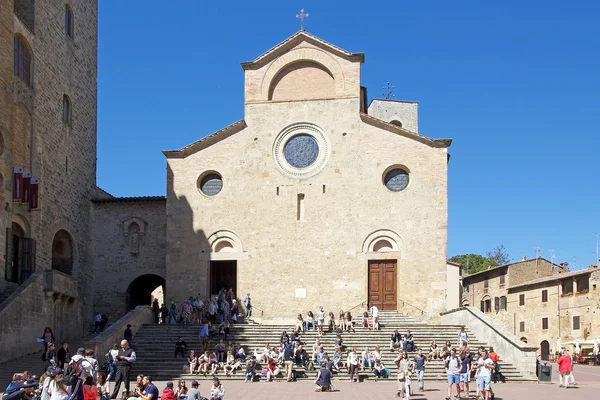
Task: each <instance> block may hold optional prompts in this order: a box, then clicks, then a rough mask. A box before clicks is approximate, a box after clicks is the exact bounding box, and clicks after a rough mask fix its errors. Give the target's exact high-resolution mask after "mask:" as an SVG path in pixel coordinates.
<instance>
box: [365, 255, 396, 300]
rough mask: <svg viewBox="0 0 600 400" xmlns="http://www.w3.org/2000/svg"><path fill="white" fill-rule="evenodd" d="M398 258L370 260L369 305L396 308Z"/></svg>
mask: <svg viewBox="0 0 600 400" xmlns="http://www.w3.org/2000/svg"><path fill="white" fill-rule="evenodd" d="M396 277H397V263H396V260H372V261H369V307H370V306H377V308H378V309H380V310H396V309H397V296H396Z"/></svg>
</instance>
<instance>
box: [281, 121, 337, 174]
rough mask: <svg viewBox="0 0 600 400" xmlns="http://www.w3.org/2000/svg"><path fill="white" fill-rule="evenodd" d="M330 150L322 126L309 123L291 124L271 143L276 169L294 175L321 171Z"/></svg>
mask: <svg viewBox="0 0 600 400" xmlns="http://www.w3.org/2000/svg"><path fill="white" fill-rule="evenodd" d="M330 153H331V145H330V144H329V140H328V139H327V136H326V135H325V133H323V131H322V130H321V128H319V127H318V126H316V125H313V124H308V123H299V124H294V125H290V126H288V127H287V128H285V129H284V130H283V131H281V132H280V133H279V134H278V135H277V137H276V138H275V142H274V144H273V159H274V160H275V163H276V164H277V167H278V168H279V170H280V171H281V172H282V173H284V174H285V175H287V176H290V177H293V178H308V177H310V176H313V175H315V174H317V173H318V172H319V171H321V170H322V169H323V168H324V167H325V164H327V161H328V160H329V156H330Z"/></svg>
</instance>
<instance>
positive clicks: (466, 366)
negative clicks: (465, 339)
mask: <svg viewBox="0 0 600 400" xmlns="http://www.w3.org/2000/svg"><path fill="white" fill-rule="evenodd" d="M460 358H461V369H460V385H461V391H462V392H464V393H465V394H466V395H467V396H469V380H470V377H471V363H472V362H473V356H472V355H471V352H470V351H469V348H468V347H467V348H466V349H465V350H463V352H462V353H461V355H460Z"/></svg>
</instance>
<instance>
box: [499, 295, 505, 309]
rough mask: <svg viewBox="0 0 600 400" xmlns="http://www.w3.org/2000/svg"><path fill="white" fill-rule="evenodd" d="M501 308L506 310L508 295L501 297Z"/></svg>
mask: <svg viewBox="0 0 600 400" xmlns="http://www.w3.org/2000/svg"><path fill="white" fill-rule="evenodd" d="M500 309H501V310H504V311H506V296H501V297H500Z"/></svg>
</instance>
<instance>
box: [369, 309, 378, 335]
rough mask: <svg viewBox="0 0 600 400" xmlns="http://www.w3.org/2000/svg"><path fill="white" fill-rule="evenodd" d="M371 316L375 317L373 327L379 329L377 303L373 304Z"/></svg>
mask: <svg viewBox="0 0 600 400" xmlns="http://www.w3.org/2000/svg"><path fill="white" fill-rule="evenodd" d="M371 316H372V317H373V329H377V330H379V309H378V308H377V306H376V305H373V306H371Z"/></svg>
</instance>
